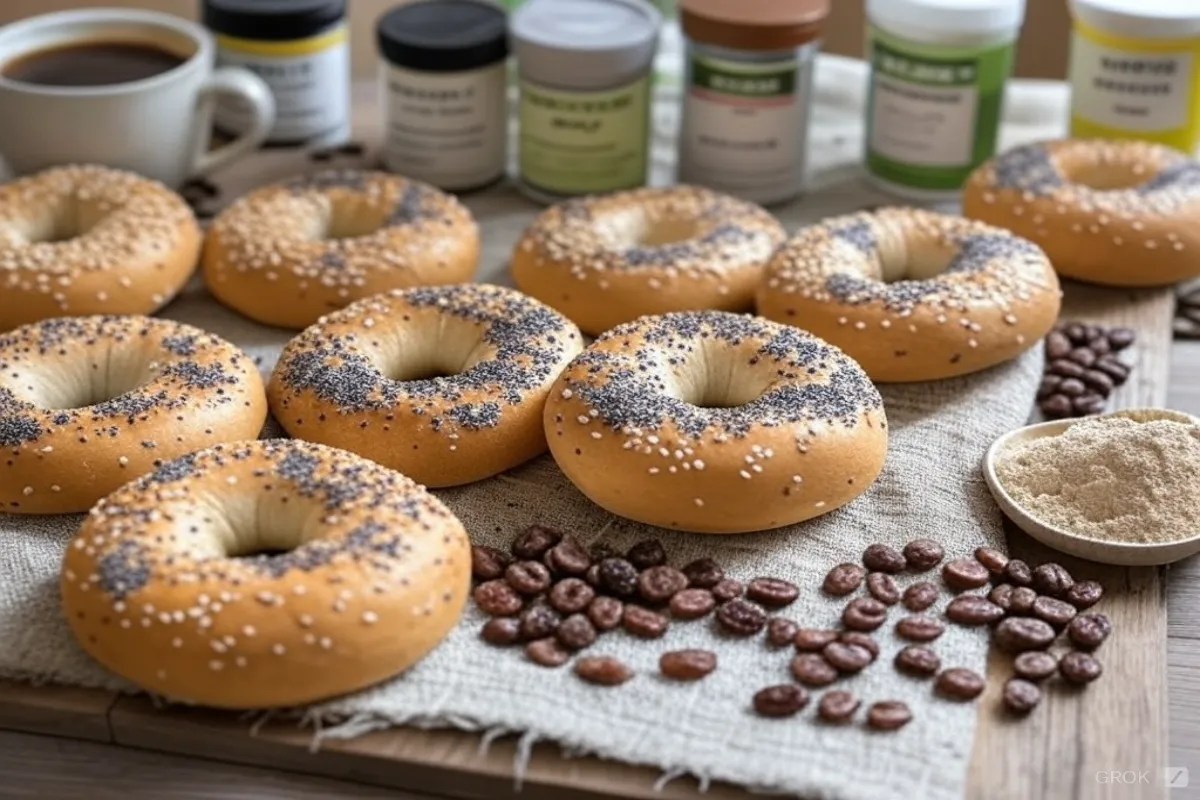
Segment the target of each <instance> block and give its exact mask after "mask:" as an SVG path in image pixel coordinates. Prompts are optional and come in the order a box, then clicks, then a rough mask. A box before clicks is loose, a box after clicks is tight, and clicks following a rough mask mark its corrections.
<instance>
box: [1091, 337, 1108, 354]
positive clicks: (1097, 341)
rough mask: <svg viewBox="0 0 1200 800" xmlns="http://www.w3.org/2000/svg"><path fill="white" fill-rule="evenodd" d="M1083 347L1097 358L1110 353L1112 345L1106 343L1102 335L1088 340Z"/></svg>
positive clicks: (1106, 340)
mask: <svg viewBox="0 0 1200 800" xmlns="http://www.w3.org/2000/svg"><path fill="white" fill-rule="evenodd" d="M1085 346H1086V347H1087V349H1088V350H1091V351H1092V352H1093V353H1095V354H1096V355H1098V356H1104V355H1108V354H1109V353H1111V352H1112V345H1110V344H1109V343H1108V339H1106V338H1105V337H1104V336H1103V335H1101V336H1097V337H1096V338H1094V339H1090V340H1089V341H1088V343H1087V345H1085Z"/></svg>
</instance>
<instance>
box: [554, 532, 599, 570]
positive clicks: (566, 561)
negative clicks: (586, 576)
mask: <svg viewBox="0 0 1200 800" xmlns="http://www.w3.org/2000/svg"><path fill="white" fill-rule="evenodd" d="M549 556H550V567H551V568H552V569H554V570H555V571H556V572H558V573H559V574H561V575H582V574H583V573H585V572H587V570H588V567H590V566H591V565H592V556H591V554H590V553H588V551H587V550H586V549H585V548H584V546H583V545H581V544H580V543H579V540H578V539H576V538H575V537H574V536H564V537H563V538H562V541H560V542H559V543H558V544H556V545H554V547H551V548H550V550H549Z"/></svg>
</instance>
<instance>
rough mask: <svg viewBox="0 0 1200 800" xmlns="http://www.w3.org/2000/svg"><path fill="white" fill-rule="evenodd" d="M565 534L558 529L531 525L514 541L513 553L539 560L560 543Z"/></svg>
mask: <svg viewBox="0 0 1200 800" xmlns="http://www.w3.org/2000/svg"><path fill="white" fill-rule="evenodd" d="M562 537H563V535H562V534H561V533H559V532H558V531H556V530H551V529H550V528H543V527H542V526H541V525H530V526H529V527H528V528H526V529H525V532H524V533H523V534H521V535H520V536H518V537H517V538H516V540H515V541H513V543H512V553H513V555H514V556H516V557H517V558H520V559H523V560H525V561H537V560H539V559H540V558H541V557H542V556H544V555H546V551H547V550H549V549H550V548H551V547H553V546H554V545H556V544H558V543H559V541H560V540H561V539H562Z"/></svg>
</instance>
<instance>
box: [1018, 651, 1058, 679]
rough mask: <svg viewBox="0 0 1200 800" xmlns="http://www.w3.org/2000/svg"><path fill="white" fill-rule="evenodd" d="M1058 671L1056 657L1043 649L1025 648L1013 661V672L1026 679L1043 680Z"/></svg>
mask: <svg viewBox="0 0 1200 800" xmlns="http://www.w3.org/2000/svg"><path fill="white" fill-rule="evenodd" d="M1057 671H1058V659H1056V658H1055V657H1054V656H1052V655H1050V654H1049V653H1047V652H1046V651H1045V650H1026V651H1025V652H1024V653H1021V654H1020V655H1019V656H1017V657H1016V659H1015V660H1014V661H1013V672H1015V673H1017V675H1018V676H1019V677H1021V678H1024V679H1025V680H1027V681H1044V680H1045V679H1046V678H1049V677H1050V676H1051V675H1053V674H1054V673H1055V672H1057Z"/></svg>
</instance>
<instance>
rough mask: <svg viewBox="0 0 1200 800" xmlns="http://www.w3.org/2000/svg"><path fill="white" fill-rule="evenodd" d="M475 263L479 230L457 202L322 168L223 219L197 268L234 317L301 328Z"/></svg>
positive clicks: (392, 181) (406, 183) (452, 279)
mask: <svg viewBox="0 0 1200 800" xmlns="http://www.w3.org/2000/svg"><path fill="white" fill-rule="evenodd" d="M478 263H479V227H478V226H477V225H476V223H475V220H474V219H473V218H472V216H471V212H470V211H468V210H467V209H466V207H465V206H463V205H462V204H461V203H459V202H458V200H457V199H455V198H454V197H453V196H451V195H448V194H445V193H444V192H441V191H438V190H437V189H435V188H433V187H432V186H428V185H426V184H423V183H418V182H417V181H410V180H407V179H405V178H401V177H399V176H397V175H389V174H387V173H384V172H362V171H356V170H324V171H321V172H317V173H315V174H312V175H308V176H303V177H299V178H295V179H292V180H289V181H285V182H283V183H278V184H275V185H272V186H267V187H264V188H262V189H258V190H256V191H253V192H251V193H250V194H248V195H246V196H245V197H242V198H239V199H238V200H237V201H236V202H234V203H233V204H232V205H231V206H229V208H227V209H226V210H225V211H223V212H222V213H221V214H219V215H218V216H217V218H216V219H215V220H213V224H212V227H211V228H210V229H209V234H208V239H207V241H206V242H205V247H204V258H203V270H204V278H205V280H206V281H207V282H208V288H209V290H210V291H211V292H212V293H213V295H214V296H215V297H216V298H217V300H219V301H221V302H222V303H224V304H225V305H227V306H229V307H230V308H232V309H234V310H235V311H237V312H239V313H241V314H243V315H245V316H247V317H249V318H250V319H253V320H256V321H258V322H262V323H266V324H267V325H276V326H279V327H282V328H303V327H304V326H306V325H311V324H312V323H313V322H315V321H316V320H317V318H318V317H320V316H321V315H322V314H326V313H328V312H330V311H333V310H335V309H339V308H343V307H345V306H347V305H349V304H350V303H352V302H354V301H355V300H359V299H362V298H364V297H369V296H370V295H373V294H378V293H379V292H384V291H387V290H388V289H399V288H404V287H407V286H425V285H432V284H443V283H458V282H460V281H468V280H471V278H472V276H473V275H474V274H475V267H476V266H477V265H478Z"/></svg>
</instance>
